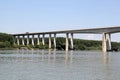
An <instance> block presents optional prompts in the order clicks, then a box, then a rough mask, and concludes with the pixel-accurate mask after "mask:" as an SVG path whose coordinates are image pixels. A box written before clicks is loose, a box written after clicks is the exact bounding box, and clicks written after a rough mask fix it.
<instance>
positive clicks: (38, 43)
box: [37, 34, 40, 45]
mask: <svg viewBox="0 0 120 80" xmlns="http://www.w3.org/2000/svg"><path fill="white" fill-rule="evenodd" d="M37 45H40V34H38V38H37Z"/></svg>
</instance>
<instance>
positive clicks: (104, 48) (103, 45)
mask: <svg viewBox="0 0 120 80" xmlns="http://www.w3.org/2000/svg"><path fill="white" fill-rule="evenodd" d="M102 51H103V52H106V51H107V50H106V33H103V34H102Z"/></svg>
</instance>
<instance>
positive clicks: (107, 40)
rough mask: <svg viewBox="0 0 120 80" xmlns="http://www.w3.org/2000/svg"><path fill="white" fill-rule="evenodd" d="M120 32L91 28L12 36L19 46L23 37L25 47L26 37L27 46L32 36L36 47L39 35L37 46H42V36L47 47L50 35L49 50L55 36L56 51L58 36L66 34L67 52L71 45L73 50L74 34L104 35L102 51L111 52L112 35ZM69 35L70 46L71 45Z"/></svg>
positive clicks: (107, 28) (119, 28)
mask: <svg viewBox="0 0 120 80" xmlns="http://www.w3.org/2000/svg"><path fill="white" fill-rule="evenodd" d="M118 32H120V26H117V27H116V26H115V27H105V28H90V29H76V30H64V31H50V32H36V33H29V32H26V33H21V34H12V35H13V36H14V40H15V39H16V40H17V44H18V45H20V38H21V37H22V45H25V36H26V37H27V44H26V45H29V44H30V41H29V39H30V36H32V38H31V39H32V45H33V46H34V45H35V41H34V39H35V36H36V35H37V45H39V44H40V35H42V44H43V45H45V35H49V48H51V46H52V44H51V38H52V35H53V40H54V41H53V42H54V48H55V49H56V35H57V34H65V35H66V47H65V50H66V51H68V50H69V48H68V47H69V45H71V49H73V47H74V44H73V37H74V34H85V33H87V34H102V51H103V52H106V51H107V50H111V34H113V33H118ZM69 34H70V35H71V37H70V44H69Z"/></svg>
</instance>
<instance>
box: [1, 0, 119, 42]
mask: <svg viewBox="0 0 120 80" xmlns="http://www.w3.org/2000/svg"><path fill="white" fill-rule="evenodd" d="M119 9H120V0H0V32H6V33H24V32H44V31H54V30H66V29H68V30H69V29H81V28H93V27H96V28H97V27H110V26H120V10H119ZM80 36H82V37H81V38H85V39H101V36H97V35H93V34H92V35H80ZM117 37H118V38H117ZM119 37H120V36H119V35H113V38H114V39H113V41H120V38H119Z"/></svg>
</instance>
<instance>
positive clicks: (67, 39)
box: [65, 33, 69, 51]
mask: <svg viewBox="0 0 120 80" xmlns="http://www.w3.org/2000/svg"><path fill="white" fill-rule="evenodd" d="M65 50H66V51H68V50H69V33H66V47H65Z"/></svg>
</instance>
